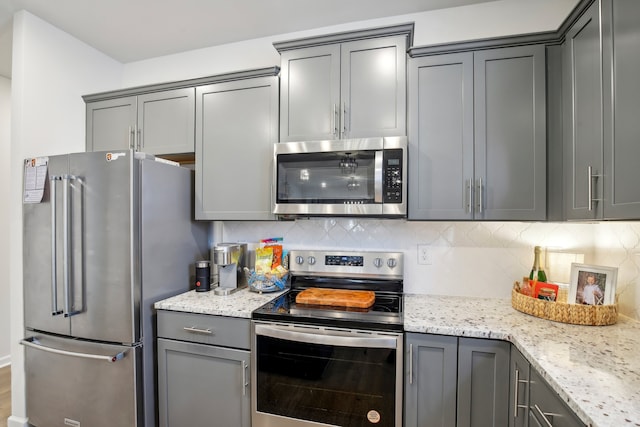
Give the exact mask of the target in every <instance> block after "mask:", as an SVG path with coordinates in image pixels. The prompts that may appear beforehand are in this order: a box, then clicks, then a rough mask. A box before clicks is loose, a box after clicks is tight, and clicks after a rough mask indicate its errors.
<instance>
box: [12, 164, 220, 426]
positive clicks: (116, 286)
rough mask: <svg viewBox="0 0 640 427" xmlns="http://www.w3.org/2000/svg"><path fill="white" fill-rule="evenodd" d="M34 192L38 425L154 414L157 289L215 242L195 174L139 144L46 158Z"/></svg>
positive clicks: (32, 282) (177, 280)
mask: <svg viewBox="0 0 640 427" xmlns="http://www.w3.org/2000/svg"><path fill="white" fill-rule="evenodd" d="M45 182H46V187H45V191H44V198H43V200H42V202H40V203H29V204H27V203H25V204H24V205H23V215H24V234H23V235H24V312H25V327H26V331H25V338H24V339H23V340H22V341H21V343H22V344H23V345H24V346H25V350H26V356H25V357H26V360H25V370H26V372H25V374H26V393H27V396H26V405H27V408H26V409H27V416H28V417H29V423H30V425H33V426H37V427H59V426H72V427H102V426H104V427H107V426H109V427H114V426H118V427H132V426H137V427H142V426H146V427H153V426H155V425H156V405H155V401H156V394H155V385H154V384H155V380H154V379H155V354H154V335H155V334H154V330H155V313H154V310H153V304H154V302H155V301H158V300H160V299H163V298H166V297H169V296H171V295H175V294H177V293H180V292H182V291H187V290H188V289H189V288H190V285H191V283H192V282H193V277H194V271H193V266H194V262H195V261H196V260H198V259H202V257H203V255H207V254H208V248H207V225H206V224H199V223H195V222H192V221H191V212H192V207H193V196H192V194H193V184H192V183H193V174H192V172H191V171H189V170H188V169H185V168H182V167H179V166H175V165H170V164H166V163H163V162H160V161H156V159H154V158H152V157H151V156H148V155H144V154H142V153H134V152H132V151H122V152H111V153H105V152H93V153H77V154H69V155H61V156H52V157H49V158H48V165H47V179H46V181H45Z"/></svg>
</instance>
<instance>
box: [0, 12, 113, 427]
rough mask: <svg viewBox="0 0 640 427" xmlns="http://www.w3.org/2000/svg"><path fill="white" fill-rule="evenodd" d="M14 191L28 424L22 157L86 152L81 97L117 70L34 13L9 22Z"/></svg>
mask: <svg viewBox="0 0 640 427" xmlns="http://www.w3.org/2000/svg"><path fill="white" fill-rule="evenodd" d="M13 31H14V32H13V68H12V84H11V91H12V118H11V156H10V159H11V160H10V161H11V187H10V188H11V194H10V195H9V199H8V200H10V201H11V202H10V206H11V212H10V223H11V230H10V239H9V240H10V244H11V253H10V256H9V266H10V279H9V282H10V286H11V297H10V300H11V375H12V378H11V380H12V396H11V398H12V411H13V415H12V417H11V418H10V419H9V426H11V427H18V426H24V425H26V419H25V418H24V416H25V399H24V353H23V348H22V346H20V344H19V341H20V338H21V337H22V335H23V327H24V322H23V309H22V303H23V300H22V196H21V191H22V160H23V159H24V158H25V157H32V156H46V155H54V154H60V153H65V152H72V151H84V148H85V127H84V122H85V106H84V102H83V100H82V98H81V96H82V95H84V94H87V93H93V92H100V91H103V90H106V89H107V88H112V87H114V86H119V85H120V84H121V79H122V65H121V64H120V63H118V62H117V61H115V60H113V59H111V58H109V57H107V56H105V55H104V54H102V53H100V52H98V51H97V50H95V49H93V48H91V47H90V46H88V45H86V44H85V43H82V42H80V41H79V40H77V39H75V38H73V37H71V36H70V35H69V34H67V33H64V32H62V31H60V30H59V29H57V28H55V27H53V26H52V25H50V24H48V23H46V22H44V21H42V20H41V19H39V18H37V17H36V16H34V15H31V14H29V13H27V12H24V11H21V12H18V13H16V15H15V16H14V20H13Z"/></svg>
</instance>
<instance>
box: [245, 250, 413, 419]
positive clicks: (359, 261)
mask: <svg viewBox="0 0 640 427" xmlns="http://www.w3.org/2000/svg"><path fill="white" fill-rule="evenodd" d="M290 260H291V261H290V273H291V276H292V278H291V289H290V290H289V291H288V292H287V293H286V294H283V295H282V296H280V297H279V298H277V299H275V300H274V301H272V302H270V303H268V304H266V305H264V306H262V307H260V308H259V309H257V310H255V311H254V312H253V314H252V319H253V320H252V344H253V348H252V352H251V358H252V363H251V375H252V377H251V378H252V381H251V393H252V395H251V397H252V400H251V405H252V419H251V423H252V426H253V427H275V426H278V427H309V426H341V427H356V426H358V427H360V426H369V425H376V426H380V427H383V426H384V427H391V426H393V427H401V426H402V385H403V374H402V371H403V358H402V349H403V338H402V328H403V317H402V316H403V314H402V313H403V310H402V288H403V280H402V277H403V254H402V253H386V252H347V251H298V250H292V251H290ZM309 288H329V289H336V290H342V289H351V290H369V291H374V292H375V301H374V303H373V306H371V307H370V308H347V307H332V306H324V305H308V304H298V303H296V296H297V295H298V293H300V292H302V291H304V290H306V289H309Z"/></svg>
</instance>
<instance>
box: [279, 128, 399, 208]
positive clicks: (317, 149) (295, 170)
mask: <svg viewBox="0 0 640 427" xmlns="http://www.w3.org/2000/svg"><path fill="white" fill-rule="evenodd" d="M273 164H274V168H275V170H274V174H273V177H274V185H273V188H274V193H275V194H274V201H275V206H274V213H275V214H277V215H289V216H295V215H301V216H323V215H331V216H353V215H359V216H385V217H387V216H388V217H404V216H406V215H407V183H406V180H407V138H406V137H384V138H363V139H343V140H333V141H307V142H282V143H278V144H275V149H274V162H273Z"/></svg>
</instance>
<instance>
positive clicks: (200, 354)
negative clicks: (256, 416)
mask: <svg viewBox="0 0 640 427" xmlns="http://www.w3.org/2000/svg"><path fill="white" fill-rule="evenodd" d="M249 327H250V325H249V320H248V319H236V318H227V317H220V316H210V315H203V314H191V313H179V312H171V311H160V312H159V313H158V340H157V344H158V352H157V354H158V408H159V425H160V427H182V426H189V427H209V426H212V425H219V426H225V427H250V425H251V404H250V394H251V393H250V388H249V375H250V374H249V372H250V369H249V363H250V359H251V358H250V352H249V334H250V329H249Z"/></svg>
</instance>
